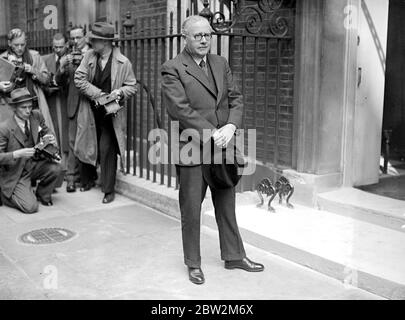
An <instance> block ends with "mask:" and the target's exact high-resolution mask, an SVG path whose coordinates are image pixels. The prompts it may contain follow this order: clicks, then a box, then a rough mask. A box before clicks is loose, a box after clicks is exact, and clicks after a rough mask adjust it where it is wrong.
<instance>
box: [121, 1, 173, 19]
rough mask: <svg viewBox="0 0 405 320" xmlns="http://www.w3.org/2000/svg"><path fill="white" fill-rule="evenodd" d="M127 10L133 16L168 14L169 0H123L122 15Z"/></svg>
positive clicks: (123, 15) (122, 15)
mask: <svg viewBox="0 0 405 320" xmlns="http://www.w3.org/2000/svg"><path fill="white" fill-rule="evenodd" d="M127 11H130V12H131V14H132V17H133V18H140V17H150V16H159V15H162V14H164V15H166V13H167V0H121V17H123V18H124V17H125V14H126V12H127Z"/></svg>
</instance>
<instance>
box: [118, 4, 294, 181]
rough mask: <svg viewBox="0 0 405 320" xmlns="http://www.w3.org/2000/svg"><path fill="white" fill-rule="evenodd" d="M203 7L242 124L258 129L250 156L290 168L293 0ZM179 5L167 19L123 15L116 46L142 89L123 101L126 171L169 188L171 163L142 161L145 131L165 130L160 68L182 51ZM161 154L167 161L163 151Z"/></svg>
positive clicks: (192, 11)
mask: <svg viewBox="0 0 405 320" xmlns="http://www.w3.org/2000/svg"><path fill="white" fill-rule="evenodd" d="M178 2H181V1H178ZM192 2H193V1H192ZM225 2H228V3H229V5H231V4H232V6H231V7H226V6H225V4H224V3H225ZM190 7H191V9H189V10H187V12H186V16H188V15H190V14H197V13H198V12H196V9H195V8H196V6H193V5H191V6H190ZM204 7H205V8H204V9H203V10H202V11H201V12H199V14H201V15H203V16H205V17H207V19H210V21H211V24H212V26H213V29H214V30H215V36H214V37H213V44H212V52H214V53H217V54H219V55H222V56H225V57H227V58H228V61H229V64H230V66H231V70H232V71H233V74H234V78H235V80H236V82H237V83H238V85H239V88H240V89H241V91H242V93H243V96H244V103H245V112H244V127H245V129H253V128H256V129H257V150H256V155H257V160H258V161H259V163H260V162H261V163H263V165H265V166H269V167H272V168H274V169H275V172H276V171H277V169H278V168H279V167H281V168H289V167H291V166H292V138H293V82H294V41H293V34H294V32H293V31H294V18H295V1H283V0H268V1H264V0H261V1H221V4H220V8H219V9H220V10H219V11H218V12H215V13H212V12H211V11H210V8H209V6H208V1H204ZM180 8H181V3H180V4H179V6H178V11H177V14H176V15H175V14H174V12H171V14H170V15H169V19H168V21H167V19H166V17H165V16H162V17H158V18H156V17H155V18H140V19H137V20H136V21H133V20H132V19H131V16H130V14H129V13H128V15H127V19H126V20H125V21H124V23H123V28H122V32H123V33H122V35H121V44H120V45H121V47H122V49H123V52H124V54H125V55H126V56H127V57H129V58H130V60H131V61H132V62H133V65H134V69H135V74H136V76H137V79H138V81H139V83H140V87H141V88H143V89H142V90H140V91H139V93H138V95H137V96H136V97H135V98H134V99H132V100H131V101H129V102H128V108H127V119H128V121H127V133H128V136H127V137H128V139H127V154H126V157H127V160H128V161H127V167H126V168H125V170H126V173H128V174H133V175H137V176H139V177H142V178H146V179H147V180H152V181H153V182H159V183H161V184H166V185H167V186H169V187H170V186H176V187H177V181H176V180H175V174H174V173H175V170H174V166H172V165H165V164H160V165H153V164H151V163H150V162H149V161H148V159H147V158H148V150H150V147H151V141H149V140H148V133H149V132H150V130H151V129H153V128H156V127H157V126H158V125H161V127H162V128H164V129H165V130H166V132H168V133H169V134H170V130H168V128H170V123H169V120H168V119H167V115H166V110H165V109H164V106H162V105H161V103H160V67H161V64H162V63H164V62H165V61H166V60H168V59H172V58H173V57H174V56H175V55H176V54H178V53H179V52H180V51H181V50H182V46H183V43H182V39H181V33H180V31H181V30H180V25H181V11H180V10H181V9H180ZM175 29H176V30H175ZM168 138H169V139H168V141H169V143H170V136H169V137H168ZM168 148H169V150H170V144H169V146H168ZM168 156H169V162H170V152H169V153H168Z"/></svg>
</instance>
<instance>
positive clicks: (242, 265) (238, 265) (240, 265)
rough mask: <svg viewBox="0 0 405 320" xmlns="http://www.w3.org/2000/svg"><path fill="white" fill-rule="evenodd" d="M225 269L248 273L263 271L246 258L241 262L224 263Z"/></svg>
mask: <svg viewBox="0 0 405 320" xmlns="http://www.w3.org/2000/svg"><path fill="white" fill-rule="evenodd" d="M225 269H243V270H245V271H248V272H260V271H263V270H264V266H263V265H262V264H261V263H256V262H253V261H251V260H249V258H247V257H246V258H243V259H242V260H236V261H225Z"/></svg>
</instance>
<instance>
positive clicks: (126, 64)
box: [74, 48, 137, 168]
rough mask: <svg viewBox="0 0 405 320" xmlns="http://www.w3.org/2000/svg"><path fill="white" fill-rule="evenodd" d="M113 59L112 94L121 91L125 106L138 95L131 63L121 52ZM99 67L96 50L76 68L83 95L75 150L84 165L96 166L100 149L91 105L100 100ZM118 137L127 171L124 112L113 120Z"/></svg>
mask: <svg viewBox="0 0 405 320" xmlns="http://www.w3.org/2000/svg"><path fill="white" fill-rule="evenodd" d="M112 54H113V59H112V64H111V91H113V90H115V89H121V91H122V93H123V100H122V101H121V102H120V103H122V102H124V101H125V100H127V99H129V98H130V97H131V96H133V95H134V94H135V93H136V92H137V87H136V79H135V74H134V71H133V69H132V63H131V62H130V61H129V60H128V58H126V57H125V56H124V55H122V54H121V52H120V50H119V48H113V52H112ZM96 66H97V56H96V53H95V52H94V50H93V49H91V50H89V51H87V52H86V54H85V55H84V57H83V60H82V62H81V63H80V65H79V67H78V68H77V70H76V72H75V76H74V82H75V85H76V87H77V89H78V90H79V92H80V93H81V94H82V95H81V96H80V101H79V110H78V114H77V134H76V141H75V146H74V154H75V156H76V157H77V158H78V159H79V160H80V161H81V162H84V163H88V164H91V165H94V166H95V165H96V163H97V156H98V154H97V153H98V148H97V132H96V123H95V119H94V115H93V111H92V109H91V105H90V102H91V101H92V100H94V99H97V98H98V97H100V96H101V93H102V90H101V89H99V88H97V87H96V86H94V85H93V84H92V83H91V82H92V81H93V80H94V76H95V73H96ZM113 126H114V131H115V136H116V138H117V142H118V146H119V151H120V158H121V167H122V168H124V167H125V156H124V155H125V145H126V112H125V110H121V111H120V112H118V114H117V115H116V116H115V117H114V118H113Z"/></svg>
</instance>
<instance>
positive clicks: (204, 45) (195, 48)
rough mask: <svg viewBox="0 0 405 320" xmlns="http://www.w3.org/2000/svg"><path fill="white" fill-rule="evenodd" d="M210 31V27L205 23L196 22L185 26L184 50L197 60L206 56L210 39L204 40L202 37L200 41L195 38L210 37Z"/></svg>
mask: <svg viewBox="0 0 405 320" xmlns="http://www.w3.org/2000/svg"><path fill="white" fill-rule="evenodd" d="M211 33H212V30H211V26H210V24H209V22H208V20H207V21H205V20H202V21H197V22H194V23H192V24H189V25H188V26H187V30H186V37H185V41H186V48H187V49H188V51H189V52H190V53H191V54H192V55H194V56H196V57H199V58H203V57H204V56H206V55H207V54H208V52H209V51H210V49H211V39H206V37H202V38H201V40H196V39H195V37H197V38H198V37H199V36H201V35H207V34H208V35H211Z"/></svg>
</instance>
